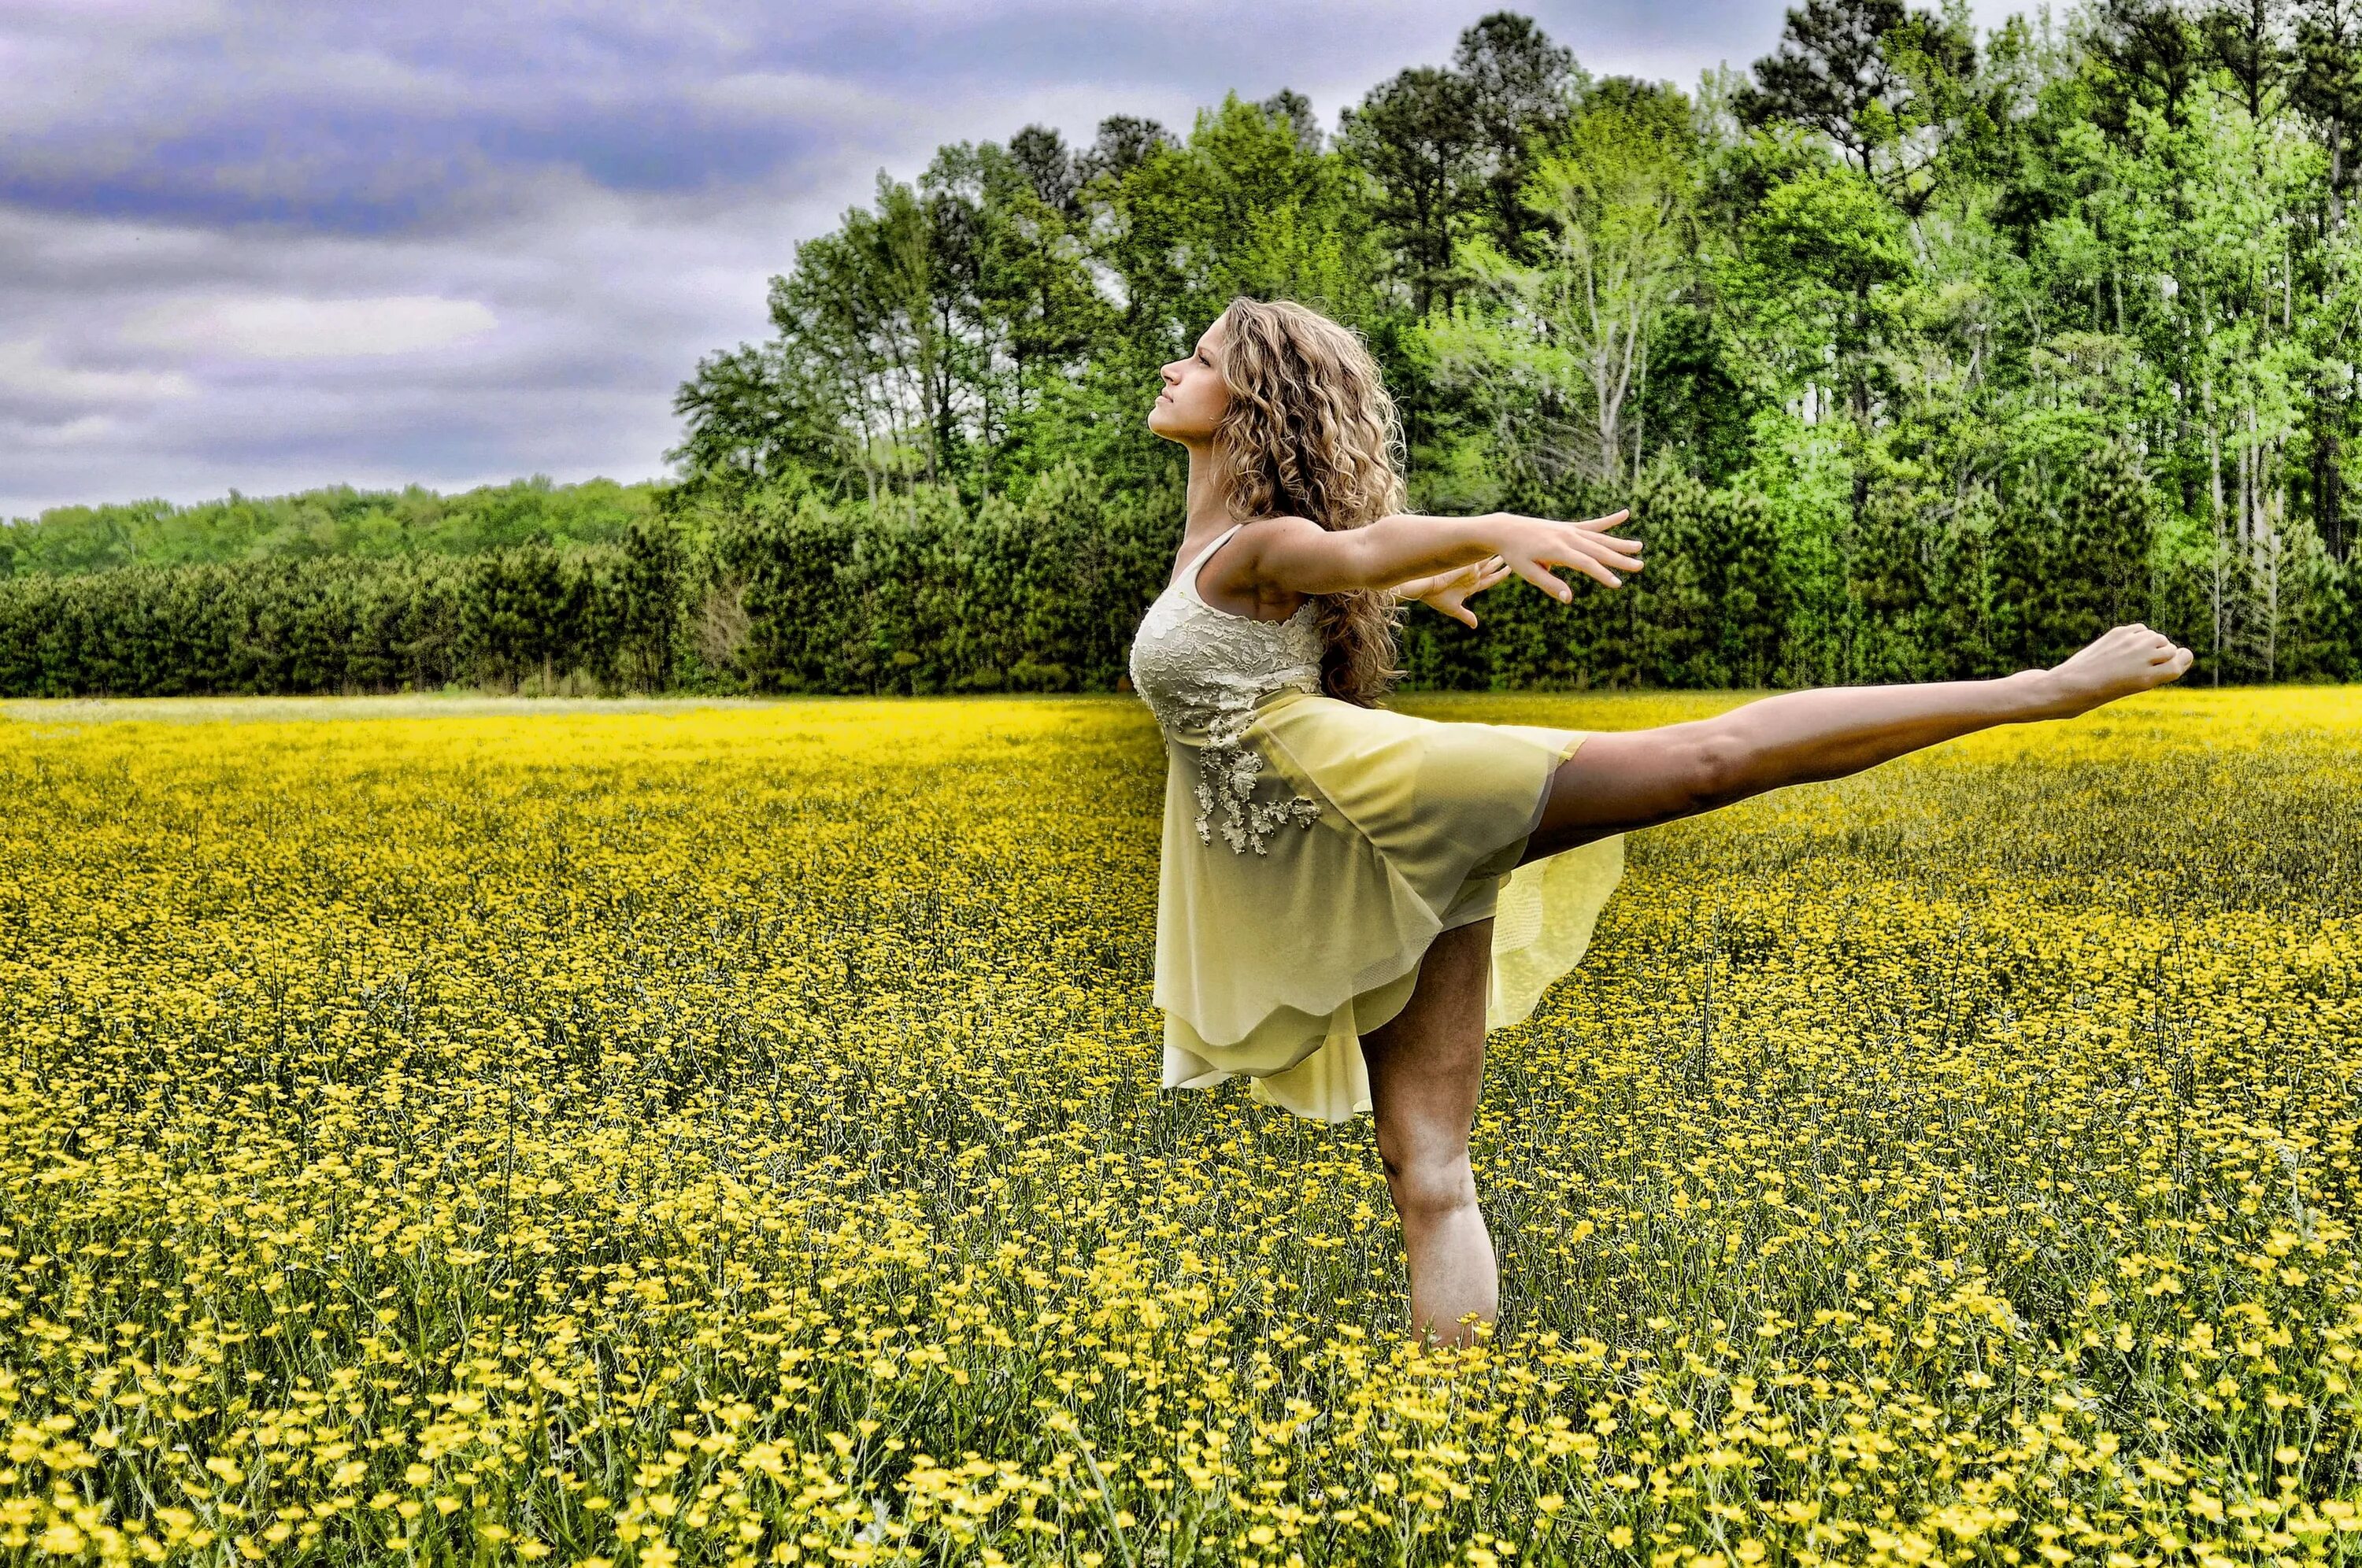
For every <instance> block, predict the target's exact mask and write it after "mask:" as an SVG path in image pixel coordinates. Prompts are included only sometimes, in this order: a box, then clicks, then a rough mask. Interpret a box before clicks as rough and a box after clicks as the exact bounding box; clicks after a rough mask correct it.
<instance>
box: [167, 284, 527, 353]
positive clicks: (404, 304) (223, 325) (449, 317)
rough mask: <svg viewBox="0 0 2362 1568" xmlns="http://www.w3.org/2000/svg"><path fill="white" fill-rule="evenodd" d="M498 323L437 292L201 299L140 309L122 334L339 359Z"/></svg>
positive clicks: (472, 304)
mask: <svg viewBox="0 0 2362 1568" xmlns="http://www.w3.org/2000/svg"><path fill="white" fill-rule="evenodd" d="M498 325H499V321H498V318H496V317H495V316H494V315H492V312H491V307H489V306H487V305H485V304H483V303H482V302H481V301H479V300H452V299H443V298H441V297H439V296H437V295H434V294H390V295H386V296H382V297H381V298H377V299H345V300H320V299H287V298H281V299H269V298H261V299H236V298H229V299H196V300H174V301H168V302H166V303H165V304H159V305H156V306H154V307H152V308H151V309H149V310H148V311H145V312H143V313H142V314H140V315H138V316H136V317H134V318H133V319H132V320H131V321H130V322H129V323H127V325H126V326H125V327H124V331H123V337H124V338H125V339H126V340H127V341H128V342H132V343H138V344H144V345H146V346H148V347H149V348H177V349H180V350H182V351H183V352H187V353H192V354H203V355H209V356H215V357H219V358H226V359H349V358H354V357H357V356H362V355H378V354H415V353H420V352H423V351H424V350H426V349H430V348H449V347H451V346H452V345H454V344H458V343H466V342H469V341H470V340H471V339H474V338H478V337H483V336H484V335H485V334H486V333H488V332H491V330H492V329H493V327H495V326H498Z"/></svg>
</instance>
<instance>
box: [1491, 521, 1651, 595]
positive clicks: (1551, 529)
mask: <svg viewBox="0 0 2362 1568" xmlns="http://www.w3.org/2000/svg"><path fill="white" fill-rule="evenodd" d="M1631 515H1632V511H1631V508H1629V507H1626V508H1625V509H1624V510H1623V511H1621V512H1615V513H1609V514H1608V515H1607V516H1605V517H1594V518H1591V519H1589V520H1587V521H1585V522H1581V523H1559V522H1553V521H1552V520H1551V519H1550V518H1547V517H1524V516H1520V515H1519V514H1518V513H1514V512H1496V513H1493V515H1492V516H1491V517H1490V518H1489V519H1488V521H1489V522H1490V523H1491V524H1492V525H1493V534H1492V545H1493V550H1494V553H1495V554H1496V555H1498V556H1499V557H1500V558H1501V559H1502V560H1504V561H1506V562H1507V563H1508V567H1509V569H1510V570H1511V571H1514V572H1516V573H1517V574H1518V576H1519V577H1522V578H1524V579H1525V580H1527V581H1528V582H1530V583H1532V584H1533V585H1534V586H1535V587H1536V588H1539V589H1540V590H1541V591H1543V592H1544V593H1547V594H1549V595H1550V596H1551V598H1552V599H1555V600H1557V601H1559V602H1561V603H1571V602H1573V599H1574V589H1573V587H1572V586H1571V585H1570V584H1568V583H1567V581H1566V580H1564V579H1562V578H1561V577H1560V576H1559V575H1558V574H1557V573H1556V572H1554V571H1552V570H1551V568H1552V567H1561V566H1571V567H1573V568H1574V569H1576V570H1578V571H1581V572H1584V573H1585V574H1587V575H1589V576H1592V577H1595V578H1597V579H1598V580H1600V581H1602V582H1604V583H1606V585H1607V586H1608V587H1610V588H1620V587H1622V586H1623V581H1624V580H1623V579H1621V578H1619V577H1617V575H1616V573H1615V571H1614V570H1612V569H1611V568H1617V567H1620V568H1622V569H1624V570H1626V571H1639V569H1640V541H1639V540H1638V539H1619V538H1617V536H1615V535H1613V534H1610V533H1607V532H1606V529H1608V528H1610V527H1613V526H1614V525H1617V524H1618V523H1621V522H1623V521H1624V520H1625V519H1626V518H1628V517H1629V516H1631Z"/></svg>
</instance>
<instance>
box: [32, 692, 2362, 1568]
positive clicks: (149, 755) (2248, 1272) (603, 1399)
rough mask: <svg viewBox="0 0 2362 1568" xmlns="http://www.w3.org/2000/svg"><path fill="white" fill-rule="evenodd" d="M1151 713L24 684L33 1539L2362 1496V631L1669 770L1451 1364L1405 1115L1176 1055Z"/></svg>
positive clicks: (1496, 701)
mask: <svg viewBox="0 0 2362 1568" xmlns="http://www.w3.org/2000/svg"><path fill="white" fill-rule="evenodd" d="M1733 701H1738V699H1736V698H1733V697H1729V696H1703V695H1664V696H1638V695H1609V696H1595V697H1530V698H1524V697H1520V698H1511V697H1442V696H1430V697H1406V698H1404V699H1402V700H1401V701H1400V704H1399V705H1400V706H1402V707H1405V708H1407V709H1409V710H1411V711H1413V712H1424V713H1428V714H1430V715H1433V716H1438V717H1451V718H1471V719H1484V720H1489V721H1495V722H1506V723H1554V724H1564V725H1568V726H1571V727H1578V728H1600V729H1620V728H1631V727H1639V726H1642V725H1647V724H1652V723H1666V722H1671V721H1673V720H1678V719H1684V718H1692V717H1696V716H1700V715H1702V714H1705V713H1708V712H1716V711H1717V710H1719V709H1721V708H1723V707H1727V706H1728V705H1730V704H1731V703H1732V702H1733ZM1162 767H1163V753H1162V750H1161V748H1160V745H1159V742H1158V738H1157V735H1156V732H1155V730H1154V728H1153V724H1152V723H1151V721H1150V718H1149V715H1148V713H1147V712H1146V710H1145V708H1144V707H1143V706H1142V704H1141V703H1140V702H1139V701H1137V700H1136V699H1134V698H1131V697H1129V696H1120V697H1102V698H1079V699H1049V698H1044V699H1024V698H1018V699H991V700H983V699H951V700H943V701H854V700H839V699H816V700H811V701H784V702H777V703H759V702H746V703H717V704H702V705H700V704H694V703H688V702H666V701H648V702H642V703H629V704H625V703H595V702H582V703H561V702H550V703H530V702H502V701H467V702H447V701H436V700H431V699H414V700H384V701H381V700H372V699H357V700H351V701H336V700H321V701H251V702H239V701H223V702H201V701H181V702H152V703H146V704H139V703H121V704H108V703H92V702H60V703H36V702H22V703H13V704H5V705H0V801H6V811H5V812H0V1063H5V1072H0V1430H6V1432H7V1434H8V1451H7V1454H6V1463H5V1466H0V1560H6V1561H30V1562H48V1561H63V1560H77V1559H78V1560H83V1561H92V1562H101V1561H103V1562H167V1561H188V1562H224V1563H234V1562H242V1561H255V1562H263V1561H270V1562H338V1563H342V1562H390V1561H416V1562H513V1561H526V1562H557V1563H581V1562H590V1563H601V1564H615V1565H621V1564H625V1563H646V1564H651V1565H669V1564H690V1563H756V1562H813V1563H830V1562H930V1563H936V1562H963V1563H965V1562H984V1563H1000V1562H1055V1563H1062V1564H1079V1565H1084V1568H1098V1565H1103V1564H1120V1565H1122V1568H1148V1565H1150V1564H1159V1565H1175V1564H1182V1563H1209V1564H1210V1563H1231V1562H1270V1563H1289V1562H1304V1563H1319V1562H1355V1563H1360V1562H1388V1563H1391V1562H1468V1563H1474V1564H1483V1565H1496V1564H1504V1563H1525V1562H1635V1563H1649V1564H1652V1565H1664V1564H1672V1563H1677V1562H1694V1561H1706V1562H1736V1563H1742V1564H1752V1563H1757V1562H1914V1563H1935V1562H1949V1563H1970V1562H1976V1563H1983V1562H2003V1563H2029V1564H2050V1563H2070V1562H2076V1563H2082V1562H2089V1563H2103V1564H2107V1565H2110V1568H2120V1565H2125V1564H2134V1563H2152V1562H2153V1563H2182V1562H2189V1563H2193V1564H2197V1565H2200V1568H2220V1565H2221V1564H2224V1563H2250V1562H2339V1561H2343V1562H2362V1508H2357V1504H2356V1499H2357V1497H2362V1463H2357V1462H2362V1428H2357V1415H2356V1387H2355V1386H2356V1381H2357V1380H2358V1379H2362V1366H2357V1364H2356V1362H2357V1355H2362V1264H2357V1261H2356V1236H2355V1226H2356V1207H2357V1196H2362V1194H2357V1155H2356V1132H2357V1126H2362V690H2357V689H2352V688H2348V689H2342V690H2341V689H2283V690H2223V691H2210V690H2180V689H2178V688H2168V689H2166V690H2161V691H2158V692H2153V693H2148V694H2146V695H2144V696H2141V697H2136V698H2134V699H2131V700H2128V701H2124V702H2120V703H2117V704H2115V705H2114V706H2111V707H2109V708H2106V709H2103V710H2101V711H2099V712H2094V713H2091V714H2087V715H2085V716H2084V717H2082V718H2081V719H2077V720H2074V721H2071V722H2069V723H2055V724H2046V725H2035V726H2012V727H2008V728H2004V729H2000V730H1993V731H1988V732H1985V733H1983V734H1977V735H1973V736H1970V737H1966V738H1964V739H1961V740H1959V741H1954V742H1951V743H1948V744H1947V745H1942V746H1939V747H1937V748H1934V749H1933V750H1930V751H1926V752H1922V753H1919V754H1916V755H1915V756H1910V757H1906V758H1904V759H1902V760H1901V761H1898V762H1895V763H1892V764H1889V765H1887V766H1885V767H1881V768H1877V769H1874V770H1872V771H1871V772H1870V773H1867V774H1863V775H1859V776H1857V777H1855V778H1849V779H1843V780H1837V781H1833V782H1829V783H1825V784H1815V785H1808V786H1804V787H1801V788H1798V789H1794V790H1785V791H1782V792H1779V793H1776V794H1773V795H1771V796H1765V797H1759V798H1758V799H1756V800H1753V801H1747V802H1744V803H1742V804H1740V805H1738V806H1736V807H1733V808H1730V809H1728V810H1727V811H1724V812H1717V813H1714V814H1711V815H1708V816H1705V817H1701V818H1695V819H1691V820H1688V821H1684V822H1682V823H1672V824H1668V825H1666V826H1663V827H1661V828H1656V829H1652V830H1650V831H1648V832H1646V833H1642V834H1634V835H1632V837H1631V839H1630V840H1629V841H1628V855H1629V867H1628V871H1627V874H1626V878H1625V881H1624V883H1623V885H1622V887H1621V888H1620V889H1618V891H1617V895H1616V897H1615V899H1614V900H1613V901H1611V903H1610V904H1609V905H1608V908H1607V910H1606V914H1605V916H1604V918H1603V920H1602V922H1601V924H1600V927H1599V932H1598V935H1597V938H1596V942H1595V946H1594V947H1593V949H1592V951H1591V953H1590V954H1589V955H1587V956H1586V957H1585V958H1584V962H1583V964H1582V966H1581V967H1580V968H1578V969H1577V970H1576V971H1575V973H1574V975H1573V976H1572V977H1569V978H1568V980H1567V981H1565V982H1564V983H1562V985H1561V986H1559V987H1558V988H1556V989H1554V990H1553V991H1552V992H1551V994H1550V995H1549V996H1548V997H1547V998H1546V999H1544V1002H1543V1005H1542V1007H1541V1008H1540V1010H1538V1012H1537V1013H1536V1015H1535V1018H1534V1020H1533V1021H1532V1022H1530V1023H1529V1024H1526V1025H1522V1026H1520V1027H1518V1028H1517V1029H1515V1030H1509V1031H1504V1032H1501V1033H1498V1034H1496V1035H1495V1036H1494V1037H1493V1040H1492V1060H1491V1063H1490V1065H1489V1069H1488V1073H1487V1082H1486V1088H1485V1100H1484V1104H1483V1108H1482V1110H1481V1113H1480V1120H1479V1123H1478V1126H1477V1131H1476V1151H1475V1161H1476V1169H1477V1180H1478V1183H1479V1187H1480V1189H1481V1190H1482V1192H1483V1194H1484V1196H1485V1204H1486V1213H1487V1217H1488V1219H1489V1220H1490V1221H1491V1223H1492V1225H1493V1228H1494V1231H1495V1235H1496V1243H1497V1245H1498V1248H1499V1252H1500V1255H1501V1263H1502V1270H1503V1282H1504V1304H1503V1306H1504V1310H1503V1318H1502V1322H1501V1326H1500V1331H1499V1332H1498V1334H1497V1335H1496V1336H1494V1337H1492V1338H1491V1339H1490V1340H1489V1341H1488V1342H1485V1343H1481V1344H1479V1345H1478V1346H1477V1347H1476V1348H1474V1349H1473V1350H1472V1351H1469V1352H1465V1353H1449V1352H1444V1353H1420V1352H1418V1351H1417V1350H1416V1349H1415V1348H1414V1347H1412V1346H1411V1345H1410V1343H1409V1342H1408V1341H1407V1335H1406V1332H1405V1328H1404V1324H1405V1318H1406V1299H1405V1284H1404V1278H1403V1274H1402V1266H1401V1259H1400V1237H1399V1231H1398V1229H1397V1227H1396V1224H1395V1222H1394V1220H1393V1216H1392V1212H1391V1209H1390V1208H1389V1206H1388V1203H1387V1199H1386V1193H1385V1183H1384V1180H1383V1177H1382V1175H1381V1172H1380V1170H1379V1166H1378V1162H1377V1158H1376V1155H1375V1153H1374V1146H1373V1143H1372V1134H1371V1124H1370V1122H1369V1121H1368V1119H1367V1118H1363V1119H1361V1120H1360V1121H1356V1122H1354V1123H1352V1124H1349V1125H1346V1126H1343V1127H1340V1128H1333V1129H1332V1128H1327V1127H1323V1126H1321V1125H1319V1124H1317V1123H1313V1122H1308V1121H1301V1120H1299V1119H1297V1118H1294V1117H1291V1116H1289V1115H1287V1114H1286V1113H1285V1112H1282V1111H1275V1110H1264V1109H1263V1108H1259V1107H1256V1106H1254V1105H1253V1104H1251V1103H1250V1102H1249V1101H1248V1100H1247V1099H1246V1097H1245V1094H1244V1086H1243V1085H1242V1084H1237V1083H1233V1084H1231V1085H1229V1086H1226V1087H1225V1088H1223V1089H1221V1090H1220V1091H1219V1092H1217V1093H1214V1094H1211V1095H1208V1094H1204V1093H1196V1092H1185V1093H1180V1094H1162V1095H1161V1094H1160V1093H1159V1092H1158V1091H1157V1090H1156V1088H1155V1083H1156V1076H1157V1067H1158V1049H1159V1047H1158V1040H1159V1035H1158V1028H1159V1024H1158V1015H1157V1014H1156V1012H1155V1011H1154V1010H1153V1008H1152V1007H1151V1005H1150V1001H1149V985H1150V975H1151V959H1152V954H1153V918H1154V897H1155V871H1156V854H1157V844H1156V839H1155V832H1156V823H1157V820H1158V813H1159V810H1160V806H1161V801H1162V798H1163V795H1162V792H1163V789H1164V779H1163V774H1162V771H1161V769H1162Z"/></svg>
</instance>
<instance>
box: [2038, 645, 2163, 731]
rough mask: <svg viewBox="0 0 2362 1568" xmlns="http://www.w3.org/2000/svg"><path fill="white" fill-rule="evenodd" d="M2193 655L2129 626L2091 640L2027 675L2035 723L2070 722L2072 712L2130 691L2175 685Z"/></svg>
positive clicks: (2110, 699)
mask: <svg viewBox="0 0 2362 1568" xmlns="http://www.w3.org/2000/svg"><path fill="white" fill-rule="evenodd" d="M2192 657H2195V656H2194V655H2192V654H2191V651H2190V650H2189V649H2188V648H2185V647H2182V646H2179V645H2178V644H2176V643H2175V642H2174V641H2173V640H2172V639H2171V638H2169V637H2168V636H2167V635H2165V634H2164V633H2163V632H2152V631H2150V630H2149V629H2148V628H2147V626H2144V625H2142V624H2139V623H2138V622H2135V623H2134V624H2131V625H2129V626H2117V627H2114V629H2112V630H2110V631H2106V632H2103V633H2102V634H2100V635H2099V636H2097V637H2095V638H2093V639H2092V643H2091V645H2090V646H2087V647H2084V648H2082V649H2081V650H2080V651H2079V652H2077V653H2076V654H2075V656H2074V657H2071V658H2070V659H2068V660H2067V662H2066V663H2064V664H2060V665H2056V666H2054V667H2052V668H2049V669H2044V670H2029V671H2027V672H2026V673H2027V674H2029V675H2032V676H2034V677H2036V680H2035V681H2033V682H2030V683H2029V684H2030V685H2031V686H2032V688H2033V690H2035V692H2036V697H2035V705H2036V712H2034V713H2033V714H2032V715H2030V716H2031V717H2034V718H2037V719H2071V718H2073V717H2074V716H2075V715H2076V714H2078V713H2088V712H2091V711H2092V709H2094V708H2097V707H2101V706H2103V705H2104V704H2106V703H2109V702H2113V701H2115V700H2116V699H2117V698H2119V697H2129V696H2131V695H2132V694H2133V693H2134V692H2136V691H2147V690H2149V689H2150V688H2151V687H2155V686H2163V685H2164V684H2165V683H2166V682H2168V681H2169V680H2179V679H2181V676H2182V673H2183V672H2184V671H2185V670H2187V669H2189V668H2190V661H2191V658H2192Z"/></svg>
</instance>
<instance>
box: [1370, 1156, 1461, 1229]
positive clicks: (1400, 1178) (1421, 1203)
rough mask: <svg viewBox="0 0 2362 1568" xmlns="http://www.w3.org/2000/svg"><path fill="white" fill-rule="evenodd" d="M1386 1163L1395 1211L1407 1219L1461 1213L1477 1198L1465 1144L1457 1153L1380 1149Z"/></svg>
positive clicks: (1387, 1179) (1388, 1188) (1430, 1217)
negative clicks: (1389, 1152)
mask: <svg viewBox="0 0 2362 1568" xmlns="http://www.w3.org/2000/svg"><path fill="white" fill-rule="evenodd" d="M1378 1157H1379V1160H1380V1161H1381V1163H1383V1164H1384V1165H1385V1171H1386V1190H1387V1191H1388V1192H1390V1193H1392V1194H1393V1195H1394V1200H1395V1212H1396V1214H1399V1215H1400V1216H1402V1218H1403V1219H1405V1220H1439V1219H1442V1218H1444V1217H1446V1216H1448V1215H1451V1214H1455V1213H1458V1212H1459V1211H1460V1210H1461V1209H1467V1208H1471V1207H1473V1205H1474V1204H1475V1202H1476V1173H1475V1171H1474V1170H1473V1167H1471V1165H1469V1163H1468V1151H1467V1149H1466V1147H1465V1146H1464V1145H1463V1146H1462V1148H1461V1149H1460V1150H1459V1152H1458V1153H1457V1154H1451V1153H1446V1152H1444V1151H1441V1150H1433V1151H1428V1152H1418V1151H1398V1152H1396V1153H1395V1154H1388V1153H1387V1152H1386V1151H1385V1150H1384V1149H1381V1150H1380V1151H1379V1155H1378Z"/></svg>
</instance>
